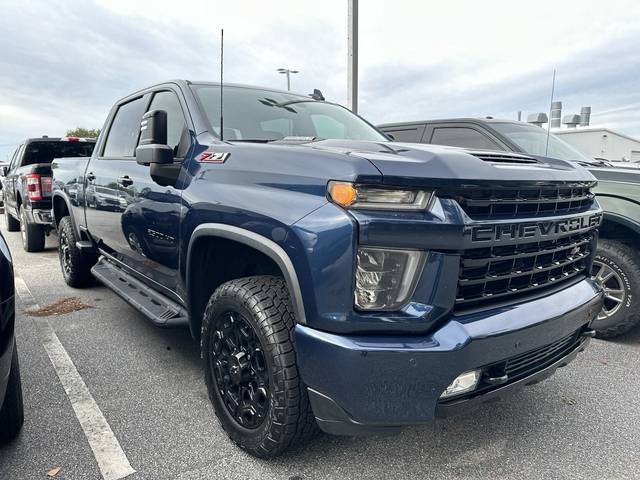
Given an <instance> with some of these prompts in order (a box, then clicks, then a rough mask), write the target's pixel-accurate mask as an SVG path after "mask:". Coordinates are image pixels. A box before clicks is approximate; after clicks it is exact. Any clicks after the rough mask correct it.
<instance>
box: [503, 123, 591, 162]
mask: <svg viewBox="0 0 640 480" xmlns="http://www.w3.org/2000/svg"><path fill="white" fill-rule="evenodd" d="M491 126H492V127H493V128H495V129H496V130H497V131H498V132H500V133H502V134H503V135H504V136H505V137H507V138H508V139H509V140H511V141H512V142H513V143H515V144H516V145H517V146H518V147H520V148H521V149H522V150H524V152H525V153H528V154H529V155H540V156H543V157H552V158H559V159H560V160H569V161H572V162H587V163H594V160H593V158H590V157H588V156H587V155H585V154H584V153H582V152H581V151H580V150H578V149H576V148H575V147H573V146H572V145H569V144H568V143H567V142H565V141H564V140H561V139H560V138H558V137H556V136H555V135H554V134H553V133H552V134H551V135H549V149H548V150H547V148H546V147H547V131H546V130H543V129H542V128H540V127H536V126H534V125H520V124H517V123H492V124H491Z"/></svg>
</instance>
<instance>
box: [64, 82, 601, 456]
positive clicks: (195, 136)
mask: <svg viewBox="0 0 640 480" xmlns="http://www.w3.org/2000/svg"><path fill="white" fill-rule="evenodd" d="M223 98H224V102H223V103H224V108H223V109H222V111H223V112H224V115H221V103H222V102H221V88H220V85H217V84H213V83H199V82H189V81H173V82H168V83H164V84H160V85H156V86H152V87H149V88H146V89H144V90H140V91H138V92H136V93H134V94H132V95H129V96H128V97H126V98H123V99H122V100H120V101H118V102H117V103H116V105H115V106H114V107H113V109H112V110H111V112H110V114H109V116H108V118H107V120H106V123H105V125H104V128H103V129H102V132H101V134H100V137H99V139H98V141H97V144H96V148H95V150H94V152H93V155H92V156H91V158H81V159H80V158H70V159H64V160H54V162H53V165H52V169H53V217H54V222H55V225H56V228H57V229H58V232H59V241H60V247H59V255H60V264H61V267H62V272H63V275H64V278H65V280H66V282H67V283H68V284H69V285H71V286H73V287H82V286H85V285H87V284H89V283H90V281H91V276H92V275H93V276H94V277H96V278H97V279H98V280H99V281H101V282H102V283H104V284H105V285H107V286H108V287H109V288H111V289H113V290H114V291H115V292H116V293H117V294H119V295H120V296H121V297H123V298H124V299H125V300H126V301H127V302H129V303H130V304H131V305H132V306H133V307H135V308H136V309H138V310H139V311H140V312H142V314H144V315H145V316H146V317H148V318H149V319H150V320H151V321H152V322H153V323H155V324H156V325H158V326H161V327H172V326H181V325H184V326H188V327H189V328H190V329H191V333H192V335H193V337H194V338H195V339H197V340H199V342H200V348H201V353H202V357H203V360H204V371H205V380H206V384H207V387H208V391H209V396H210V399H211V401H212V403H213V406H214V410H215V413H216V415H217V416H218V418H219V421H220V424H221V425H222V427H223V428H224V429H225V430H226V432H227V433H228V435H229V436H230V437H231V439H233V440H234V441H235V442H236V443H237V444H238V445H240V446H241V447H242V448H244V449H245V450H247V451H248V452H250V453H252V454H253V455H256V456H259V457H271V456H274V455H277V454H278V453H280V452H282V451H284V450H286V449H287V448H288V447H290V446H292V445H293V444H296V443H298V442H300V441H302V440H304V439H306V438H308V437H310V436H312V435H313V434H314V433H316V432H317V431H318V429H321V430H323V431H325V432H328V433H333V434H341V435H359V434H386V433H393V432H396V431H398V430H399V429H400V428H402V427H403V426H406V425H412V424H421V423H428V422H431V421H432V420H433V419H434V418H436V417H438V416H446V415H449V414H452V413H454V412H457V411H459V410H464V409H468V408H471V407H473V406H476V405H478V404H481V403H484V402H486V401H489V400H493V399H495V398H496V397H501V396H503V395H506V394H508V393H510V392H513V391H514V390H516V389H518V388H519V387H522V386H524V385H529V384H532V383H535V382H538V381H540V380H542V379H544V378H546V377H547V376H549V375H551V374H552V373H553V372H554V371H555V370H556V369H557V368H558V367H562V366H564V365H566V364H567V363H569V362H570V361H571V360H573V359H574V358H575V357H576V356H577V354H578V353H579V352H580V351H582V350H583V349H584V348H585V346H586V345H587V343H588V341H589V339H590V337H591V336H593V334H594V332H593V330H592V329H591V327H590V323H591V321H592V320H593V319H594V317H595V316H596V315H597V313H598V312H599V311H600V309H601V307H602V292H601V289H600V287H598V286H597V285H596V284H595V283H594V282H593V281H591V280H590V279H589V271H590V268H591V263H592V260H593V255H594V251H595V246H596V242H597V236H598V227H599V225H600V222H601V220H602V210H601V208H600V206H599V205H598V203H597V202H596V200H595V198H594V195H593V193H592V191H591V189H592V188H593V187H594V186H595V180H594V177H593V176H592V175H591V174H590V173H589V172H587V171H586V170H585V169H584V168H582V167H581V166H579V165H576V164H570V163H568V162H564V161H561V160H551V159H549V160H545V161H541V160H537V159H534V158H531V157H528V156H526V155H520V154H509V153H499V154H496V153H495V152H483V151H464V150H461V149H456V148H451V147H441V146H431V145H411V144H402V143H393V142H391V141H389V139H388V138H387V137H386V136H385V135H384V134H382V133H380V131H379V130H377V129H376V128H375V127H373V126H372V125H370V124H369V123H367V122H366V121H365V120H363V119H362V118H360V117H358V116H356V115H354V114H353V113H352V112H350V111H349V110H347V109H345V108H344V107H341V106H339V105H336V104H333V103H330V102H327V101H325V100H324V98H323V97H322V95H321V94H320V92H318V91H316V92H314V94H313V95H311V96H304V95H296V94H292V93H290V92H282V91H277V90H271V89H264V88H254V87H246V86H239V85H225V86H224V94H223Z"/></svg>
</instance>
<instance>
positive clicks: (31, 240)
mask: <svg viewBox="0 0 640 480" xmlns="http://www.w3.org/2000/svg"><path fill="white" fill-rule="evenodd" d="M19 212H20V234H21V235H22V247H23V248H24V250H25V251H26V252H41V251H42V250H44V225H39V224H37V223H29V221H28V219H27V212H26V211H25V209H24V207H22V205H21V206H20V211H19Z"/></svg>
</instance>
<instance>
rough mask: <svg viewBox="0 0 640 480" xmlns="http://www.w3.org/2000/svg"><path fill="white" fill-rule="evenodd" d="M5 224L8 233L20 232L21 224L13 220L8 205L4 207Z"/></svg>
mask: <svg viewBox="0 0 640 480" xmlns="http://www.w3.org/2000/svg"><path fill="white" fill-rule="evenodd" d="M4 224H5V225H6V227H7V232H17V231H18V230H20V222H19V221H18V220H16V219H15V218H13V216H12V215H11V214H10V213H9V209H8V208H7V206H6V205H5V206H4Z"/></svg>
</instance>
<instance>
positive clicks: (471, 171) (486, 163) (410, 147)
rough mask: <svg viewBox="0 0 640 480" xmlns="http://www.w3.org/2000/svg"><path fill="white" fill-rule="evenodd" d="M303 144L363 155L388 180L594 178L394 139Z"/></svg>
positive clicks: (548, 162)
mask: <svg viewBox="0 0 640 480" xmlns="http://www.w3.org/2000/svg"><path fill="white" fill-rule="evenodd" d="M306 146H308V147H310V148H313V149H319V150H325V151H328V152H332V153H341V154H344V155H348V156H354V157H359V158H364V159H367V160H369V161H370V162H371V163H372V164H373V165H374V166H375V167H376V168H377V169H378V170H379V171H380V173H381V174H382V176H383V180H382V182H383V183H386V184H394V185H416V186H420V185H429V186H455V185H457V186H460V182H461V181H463V182H465V184H468V185H469V186H471V185H480V184H492V185H495V184H496V183H497V182H499V183H511V182H518V183H538V182H576V181H595V178H594V177H593V175H591V174H590V173H589V172H588V171H587V170H586V169H585V168H583V167H581V166H580V165H577V164H575V163H571V162H566V161H563V160H556V159H550V158H545V159H541V158H533V157H529V156H526V155H521V154H514V153H510V152H495V151H476V150H473V151H472V150H467V149H461V148H455V147H445V146H439V145H424V144H414V143H397V142H360V141H348V140H321V141H318V142H313V143H308V144H306Z"/></svg>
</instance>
